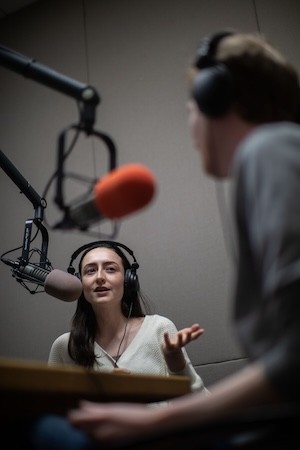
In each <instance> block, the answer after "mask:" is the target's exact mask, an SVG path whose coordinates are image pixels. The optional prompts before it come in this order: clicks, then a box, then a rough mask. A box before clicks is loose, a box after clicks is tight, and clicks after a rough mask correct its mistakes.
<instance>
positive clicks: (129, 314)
mask: <svg viewBox="0 0 300 450" xmlns="http://www.w3.org/2000/svg"><path fill="white" fill-rule="evenodd" d="M131 311H132V302H131V304H130V308H129V312H128V316H127V319H126V323H125V328H124V333H123V336H122V339H121V341H120V344H119V347H118V351H117V356H116V357H115V358H113V360H114V367H118V364H117V363H118V360H119V358H120V356H121V353H120V351H121V345H122V344H123V341H124V339H125V336H126V331H127V326H128V323H129V319H130V316H131Z"/></svg>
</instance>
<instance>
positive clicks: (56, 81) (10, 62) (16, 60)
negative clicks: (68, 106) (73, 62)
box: [0, 46, 100, 130]
mask: <svg viewBox="0 0 300 450" xmlns="http://www.w3.org/2000/svg"><path fill="white" fill-rule="evenodd" d="M0 65H2V66H4V67H6V68H8V69H11V70H12V71H14V72H17V73H19V74H21V75H23V76H24V77H25V78H31V79H32V80H35V81H38V82H39V83H41V84H44V85H46V86H48V87H50V88H52V89H55V90H57V91H59V92H61V93H63V94H66V95H68V96H70V97H73V98H75V99H76V100H78V101H79V103H80V104H81V105H82V108H81V111H80V112H81V123H82V124H84V127H85V128H86V129H87V130H91V129H92V128H93V125H94V122H95V116H96V106H97V105H98V103H99V102H100V97H99V95H98V93H97V91H96V89H95V88H94V87H93V86H90V85H88V84H84V83H81V82H80V81H77V80H75V79H73V78H70V77H67V76H66V75H63V74H61V73H59V72H57V71H55V70H53V69H51V68H50V67H48V66H45V65H44V64H40V63H39V62H37V61H35V60H34V59H30V58H27V57H26V56H24V55H22V54H20V53H17V52H15V51H13V50H11V49H9V48H6V47H3V46H0Z"/></svg>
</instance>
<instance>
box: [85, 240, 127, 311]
mask: <svg viewBox="0 0 300 450" xmlns="http://www.w3.org/2000/svg"><path fill="white" fill-rule="evenodd" d="M81 281H82V286H83V293H84V296H85V298H86V300H87V301H88V302H89V303H91V305H96V304H103V303H114V304H121V300H122V298H123V294H124V267H123V263H122V259H121V257H120V256H119V255H118V254H117V253H116V252H115V251H114V250H112V249H110V248H105V247H99V248H94V249H92V250H91V251H89V252H88V253H87V254H86V255H85V256H84V258H83V260H82V264H81Z"/></svg>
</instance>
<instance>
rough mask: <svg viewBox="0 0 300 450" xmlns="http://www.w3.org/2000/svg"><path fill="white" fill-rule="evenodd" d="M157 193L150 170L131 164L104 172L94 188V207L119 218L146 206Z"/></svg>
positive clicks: (109, 216) (112, 217)
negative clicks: (105, 173)
mask: <svg viewBox="0 0 300 450" xmlns="http://www.w3.org/2000/svg"><path fill="white" fill-rule="evenodd" d="M155 192H156V179H155V176H154V175H153V173H152V172H151V170H150V169H148V168H147V167H145V166H144V165H142V164H138V163H133V164H128V165H126V166H123V167H121V168H119V169H115V170H113V171H112V172H110V173H108V174H107V175H105V176H104V177H103V178H102V179H101V180H100V181H99V182H98V183H97V184H96V185H95V188H94V194H95V205H96V208H97V209H98V210H99V211H100V212H101V214H103V215H104V216H105V217H108V218H109V219H118V218H121V217H124V216H126V215H127V214H130V213H133V212H135V211H137V210H138V209H141V208H143V207H144V206H146V205H147V204H148V203H149V202H150V201H151V200H152V198H153V197H154V194H155Z"/></svg>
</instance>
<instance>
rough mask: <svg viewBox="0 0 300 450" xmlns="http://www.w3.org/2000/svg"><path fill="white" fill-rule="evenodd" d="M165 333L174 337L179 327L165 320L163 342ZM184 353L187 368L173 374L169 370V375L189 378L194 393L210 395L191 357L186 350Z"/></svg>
mask: <svg viewBox="0 0 300 450" xmlns="http://www.w3.org/2000/svg"><path fill="white" fill-rule="evenodd" d="M165 331H168V333H169V335H170V336H172V335H174V334H175V333H177V331H178V330H177V327H176V325H175V324H174V323H173V322H172V321H171V320H170V319H167V318H165V321H164V323H163V329H162V330H161V342H162V339H163V333H164V332H165ZM182 351H183V355H184V359H185V367H184V369H183V370H182V371H180V372H176V373H175V372H171V371H170V370H168V373H169V375H176V376H185V377H188V378H189V379H190V383H191V391H192V392H199V391H203V393H206V394H208V393H209V391H208V389H207V388H206V387H205V385H204V383H203V380H202V378H201V377H200V375H198V373H197V372H196V370H195V368H194V366H193V364H192V362H191V360H190V358H189V356H188V353H187V351H186V349H185V348H183V349H182Z"/></svg>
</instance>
